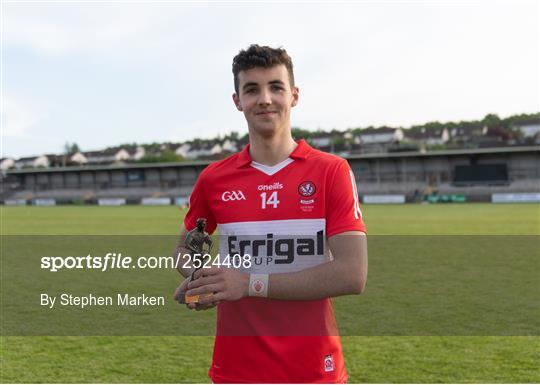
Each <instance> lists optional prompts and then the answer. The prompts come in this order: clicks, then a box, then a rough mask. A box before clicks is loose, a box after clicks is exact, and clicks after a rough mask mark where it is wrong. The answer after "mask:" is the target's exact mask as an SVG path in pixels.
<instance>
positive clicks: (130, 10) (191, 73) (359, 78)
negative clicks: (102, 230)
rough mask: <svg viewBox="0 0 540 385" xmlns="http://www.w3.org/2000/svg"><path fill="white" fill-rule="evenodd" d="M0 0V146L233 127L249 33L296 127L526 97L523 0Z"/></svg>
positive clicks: (429, 114)
mask: <svg viewBox="0 0 540 385" xmlns="http://www.w3.org/2000/svg"><path fill="white" fill-rule="evenodd" d="M1 1H2V3H1V5H0V10H1V16H0V17H1V21H2V26H1V48H2V49H1V52H0V56H1V68H0V72H1V85H0V86H1V87H0V88H1V89H0V93H1V103H0V104H1V111H0V113H1V129H2V131H1V139H2V143H1V148H0V150H1V152H2V153H1V156H2V157H6V156H11V157H21V156H31V155H40V154H44V153H61V152H62V151H63V147H64V144H65V143H66V142H70V143H73V142H75V143H77V144H78V146H79V147H80V148H81V149H82V150H83V151H90V150H98V149H103V148H105V147H108V146H113V145H118V144H121V143H132V142H137V143H150V142H154V141H157V142H162V141H173V142H182V141H186V140H190V139H194V138H197V137H199V138H212V137H214V136H217V135H224V134H227V133H229V132H231V131H237V132H239V133H241V134H243V133H246V132H247V127H246V123H245V120H244V117H243V115H242V113H240V112H238V111H237V110H236V109H235V108H234V105H233V102H232V98H231V95H232V93H233V92H234V88H233V78H232V72H231V63H232V58H233V57H234V55H236V54H237V53H238V51H239V50H240V49H242V48H246V47H247V46H249V45H250V44H252V43H258V44H261V45H270V46H282V47H284V48H285V49H286V50H287V52H288V53H289V54H290V55H291V57H292V59H293V62H294V68H295V80H296V84H297V85H298V87H299V88H300V101H299V104H298V106H296V107H295V108H294V109H293V112H292V120H291V124H292V126H296V127H302V128H306V129H310V130H316V129H323V130H330V129H334V128H335V129H339V130H345V129H347V128H353V127H367V126H382V125H390V126H401V127H409V126H411V125H414V124H421V123H425V122H428V121H434V120H438V121H441V122H445V121H459V120H473V119H481V118H482V117H484V116H485V115H486V114H488V113H496V114H498V115H499V116H501V117H506V116H509V115H513V114H519V113H533V112H538V111H540V63H539V54H540V44H539V43H540V36H539V19H540V17H539V11H540V10H539V3H538V2H537V1H536V0H533V1H528V0H511V1H510V0H509V1H498V0H486V1H483V0H482V1H480V0H478V1H474V0H471V1H438V0H432V1H407V0H394V1H385V0H381V1H374V0H371V1H339V2H330V1H327V2H323V1H318V2H305V1H295V2H284V1H280V2H278V1H273V2H272V1H260V2H256V3H255V2H244V1H234V2H233V1H191V2H186V1H184V2H182V1H174V0H166V1H152V2H150V1H116V2H113V1H107V2H102V1H97V0H96V1H68V0H56V1H46V0H42V1H25V0H18V1H10V0H1Z"/></svg>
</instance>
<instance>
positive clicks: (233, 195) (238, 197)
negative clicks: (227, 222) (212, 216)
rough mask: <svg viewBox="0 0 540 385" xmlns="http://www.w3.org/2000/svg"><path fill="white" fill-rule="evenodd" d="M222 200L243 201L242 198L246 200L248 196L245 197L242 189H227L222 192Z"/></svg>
mask: <svg viewBox="0 0 540 385" xmlns="http://www.w3.org/2000/svg"><path fill="white" fill-rule="evenodd" d="M221 200H222V201H223V202H228V201H242V200H244V201H245V200H246V197H245V195H244V193H243V192H242V191H241V190H237V191H225V192H224V193H223V194H221Z"/></svg>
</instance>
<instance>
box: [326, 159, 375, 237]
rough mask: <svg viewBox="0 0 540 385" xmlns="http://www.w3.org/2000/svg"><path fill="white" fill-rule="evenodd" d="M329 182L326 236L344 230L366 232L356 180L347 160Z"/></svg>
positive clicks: (337, 168) (340, 165)
mask: <svg viewBox="0 0 540 385" xmlns="http://www.w3.org/2000/svg"><path fill="white" fill-rule="evenodd" d="M331 174H332V173H330V175H331ZM329 182H330V183H327V184H326V186H327V191H326V195H327V198H326V236H327V237H328V238H330V237H331V236H333V235H336V234H339V233H342V232H344V231H363V232H366V225H365V224H364V220H363V218H362V211H361V209H360V202H359V201H358V191H357V187H356V181H355V179H354V174H353V172H352V170H351V168H350V167H349V164H348V163H347V161H346V160H344V159H343V160H342V161H340V162H339V165H338V166H337V167H336V170H335V172H334V174H333V177H332V176H331V180H330V181H329Z"/></svg>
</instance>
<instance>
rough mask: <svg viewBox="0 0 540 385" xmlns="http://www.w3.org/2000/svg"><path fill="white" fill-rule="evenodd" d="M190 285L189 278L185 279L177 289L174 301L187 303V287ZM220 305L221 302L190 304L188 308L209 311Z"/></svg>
mask: <svg viewBox="0 0 540 385" xmlns="http://www.w3.org/2000/svg"><path fill="white" fill-rule="evenodd" d="M188 283H189V278H186V279H184V281H183V282H182V283H181V284H180V285H179V286H178V287H177V288H176V290H175V291H174V296H173V298H174V300H175V301H176V302H178V303H180V304H185V303H186V291H187V285H188ZM218 304H219V301H213V302H211V303H208V304H205V305H200V304H198V303H188V304H187V305H186V307H187V308H188V309H191V310H197V311H199V310H208V309H212V308H213V307H216V306H217V305H218Z"/></svg>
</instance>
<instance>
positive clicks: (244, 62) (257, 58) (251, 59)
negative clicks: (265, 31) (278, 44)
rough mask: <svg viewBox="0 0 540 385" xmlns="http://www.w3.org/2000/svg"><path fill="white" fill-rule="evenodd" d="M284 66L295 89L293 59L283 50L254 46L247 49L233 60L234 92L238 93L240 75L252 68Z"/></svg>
mask: <svg viewBox="0 0 540 385" xmlns="http://www.w3.org/2000/svg"><path fill="white" fill-rule="evenodd" d="M280 64H283V65H284V66H285V68H287V72H288V73H289V82H290V83H291V87H294V73H293V64H292V59H291V57H290V56H289V54H288V53H287V51H285V50H284V49H283V48H272V47H268V46H260V45H258V44H252V45H250V46H249V47H248V48H247V49H243V50H241V51H240V52H238V55H236V56H235V57H234V59H233V65H232V71H233V74H234V90H235V91H236V93H238V86H239V81H238V73H239V72H240V71H247V70H250V69H252V68H256V67H262V68H271V67H274V66H277V65H280Z"/></svg>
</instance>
